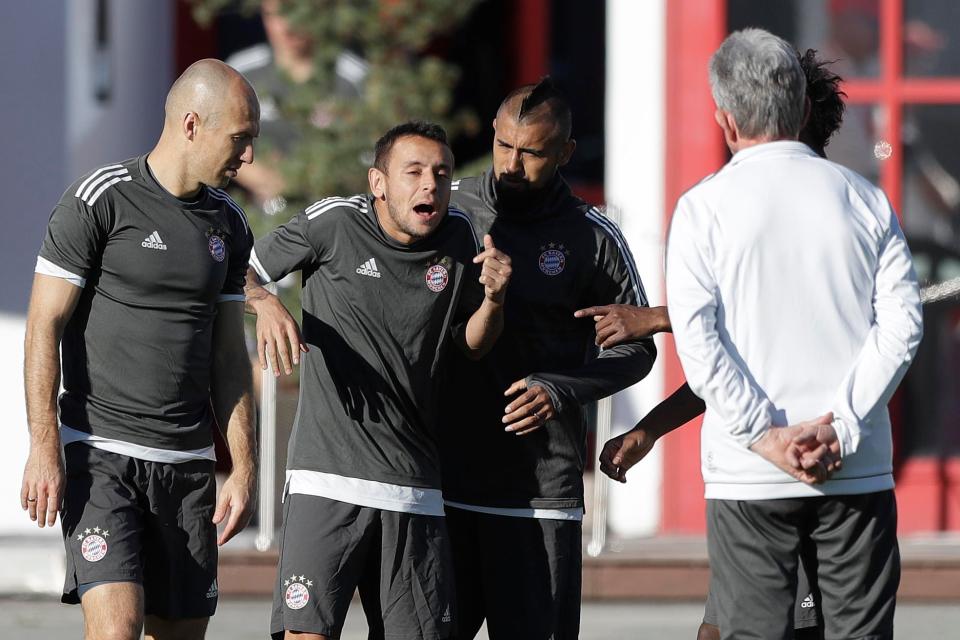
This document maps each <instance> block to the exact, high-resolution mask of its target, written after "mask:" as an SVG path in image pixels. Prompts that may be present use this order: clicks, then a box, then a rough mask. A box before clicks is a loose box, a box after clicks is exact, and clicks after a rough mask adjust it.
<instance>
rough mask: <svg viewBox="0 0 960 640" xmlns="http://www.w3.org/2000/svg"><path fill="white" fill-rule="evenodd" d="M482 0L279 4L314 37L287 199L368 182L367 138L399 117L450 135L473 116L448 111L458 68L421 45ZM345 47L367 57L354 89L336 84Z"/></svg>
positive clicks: (210, 9)
mask: <svg viewBox="0 0 960 640" xmlns="http://www.w3.org/2000/svg"><path fill="white" fill-rule="evenodd" d="M478 1H479V0H284V2H283V3H282V5H281V11H282V13H283V14H284V15H285V16H286V17H287V19H288V20H289V21H290V22H291V24H294V25H296V28H297V29H298V30H300V31H302V32H304V33H306V34H309V35H310V36H311V37H312V38H313V41H314V58H315V72H314V74H313V76H312V77H311V78H310V80H309V81H308V82H307V83H305V84H303V85H300V86H298V87H297V89H296V90H295V91H294V92H293V94H292V96H291V97H290V100H289V104H288V105H286V107H285V111H286V112H285V113H284V116H285V117H286V118H287V119H288V120H290V121H293V122H297V123H300V124H302V125H303V126H302V128H301V130H302V137H301V140H300V143H299V144H298V145H296V147H295V149H293V150H292V152H291V153H290V154H288V155H287V156H286V157H285V158H284V159H283V160H282V163H281V166H280V169H281V172H282V173H283V175H284V178H285V179H286V182H287V185H288V188H287V193H286V194H285V195H286V197H287V200H288V202H289V205H290V206H291V207H294V208H295V207H299V206H303V205H305V204H308V203H310V202H313V201H315V200H317V199H319V198H322V197H326V196H330V195H347V194H353V193H359V192H363V191H366V189H367V184H366V170H367V167H368V166H369V165H370V161H371V159H372V150H373V145H374V143H375V142H376V140H377V138H379V137H380V136H381V135H383V133H384V132H386V131H387V130H388V129H389V128H390V127H392V126H394V125H396V124H399V123H401V122H404V121H406V120H411V119H420V120H430V121H433V122H437V123H439V124H441V125H443V126H444V127H446V129H447V132H448V134H450V135H451V136H455V135H456V134H457V132H458V131H459V130H460V129H461V128H462V127H463V126H465V125H469V124H472V123H474V122H475V116H474V115H473V114H471V113H469V112H460V113H452V106H453V105H452V90H453V87H454V84H455V83H456V81H457V79H458V77H459V72H458V69H457V68H456V67H455V66H453V65H451V64H449V63H447V62H446V61H444V60H442V59H440V58H438V57H436V56H433V55H430V54H428V53H426V52H425V48H426V47H427V46H428V45H429V44H430V43H431V42H433V41H435V40H437V39H438V38H439V37H441V36H442V35H444V34H447V33H449V32H451V31H452V30H453V29H454V28H455V27H456V26H457V25H458V24H459V23H460V22H461V21H463V20H464V19H465V18H466V17H467V15H468V14H469V13H470V11H471V10H472V9H473V7H474V6H476V4H477V3H478ZM193 4H194V13H195V16H196V17H197V18H198V19H200V20H210V19H211V18H212V17H213V16H214V15H215V14H216V13H217V12H218V11H222V10H224V9H225V8H226V7H228V6H234V7H235V6H236V3H235V2H231V1H230V0H194V1H193ZM241 6H242V7H243V8H244V9H245V10H256V9H257V8H259V3H258V2H256V1H255V0H243V2H241ZM348 48H349V49H351V50H354V51H358V52H360V54H361V55H362V56H363V57H364V58H365V59H366V60H367V62H368V63H369V65H370V69H369V74H368V76H367V79H366V82H365V87H364V92H363V95H362V96H361V97H359V98H355V97H343V96H338V95H337V94H336V93H335V91H334V87H335V80H336V75H335V71H334V70H335V64H336V60H337V56H338V55H339V54H340V53H341V52H342V51H343V50H344V49H348ZM258 151H260V150H259V149H258ZM261 157H263V155H261ZM288 210H289V208H288ZM277 222H279V221H277Z"/></svg>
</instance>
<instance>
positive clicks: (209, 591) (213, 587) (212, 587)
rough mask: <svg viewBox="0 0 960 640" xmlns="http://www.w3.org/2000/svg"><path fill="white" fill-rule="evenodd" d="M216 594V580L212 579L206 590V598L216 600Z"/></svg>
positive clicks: (217, 591)
mask: <svg viewBox="0 0 960 640" xmlns="http://www.w3.org/2000/svg"><path fill="white" fill-rule="evenodd" d="M217 593H219V589H217V579H216V578H214V579H213V583H212V584H211V585H210V588H209V589H207V597H208V598H216V597H217Z"/></svg>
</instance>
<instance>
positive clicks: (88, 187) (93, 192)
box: [73, 164, 133, 206]
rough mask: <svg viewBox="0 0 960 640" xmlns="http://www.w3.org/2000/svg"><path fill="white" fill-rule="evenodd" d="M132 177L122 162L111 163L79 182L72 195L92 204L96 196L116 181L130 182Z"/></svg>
mask: <svg viewBox="0 0 960 640" xmlns="http://www.w3.org/2000/svg"><path fill="white" fill-rule="evenodd" d="M132 179H133V178H131V177H130V172H129V171H127V168H126V167H124V166H123V165H122V164H112V165H110V166H108V167H102V168H100V169H97V170H96V171H94V172H93V173H91V174H90V176H89V177H88V178H87V179H86V180H84V181H83V182H81V183H80V186H79V187H77V191H76V193H74V194H73V195H74V196H75V197H77V198H80V199H81V200H83V201H84V202H86V203H87V204H88V205H90V206H93V203H94V202H96V201H97V198H99V197H100V196H101V195H102V194H103V192H104V191H106V190H107V189H109V188H110V187H111V186H112V185H115V184H116V183H118V182H130V181H131V180H132Z"/></svg>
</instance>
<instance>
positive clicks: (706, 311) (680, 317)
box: [666, 196, 772, 447]
mask: <svg viewBox="0 0 960 640" xmlns="http://www.w3.org/2000/svg"><path fill="white" fill-rule="evenodd" d="M698 208H699V209H700V210H699V211H698V210H697V209H698ZM712 219H713V218H712V215H710V213H709V212H708V211H705V210H703V206H702V205H698V204H696V203H695V202H693V201H692V199H691V198H689V197H686V196H685V197H683V198H681V199H680V201H679V202H678V203H677V209H676V211H675V212H674V214H673V222H672V223H671V226H670V237H669V239H668V241H667V266H666V280H667V306H668V311H669V314H670V323H671V324H672V325H673V335H674V339H675V340H676V343H677V353H678V354H679V356H680V363H681V364H682V365H683V371H684V373H685V374H686V376H687V382H688V383H689V384H690V388H691V389H693V391H694V393H696V394H697V395H698V396H700V397H701V398H702V399H703V401H704V402H705V403H706V405H707V408H708V410H709V411H711V412H713V413H715V414H716V415H717V416H719V417H720V419H721V420H722V423H723V424H724V425H725V426H726V428H727V429H728V430H729V432H730V433H731V435H732V436H733V437H734V439H736V440H737V442H739V443H740V444H742V445H743V446H744V447H749V446H750V445H752V444H753V443H754V442H755V441H756V440H757V439H759V437H760V436H761V435H763V433H764V432H765V431H766V430H767V429H768V428H769V427H770V425H771V420H772V413H771V405H770V401H769V400H768V399H767V398H766V397H765V396H764V395H763V393H761V391H760V390H759V389H758V388H757V386H756V385H755V384H754V383H753V380H752V379H751V378H750V377H749V375H748V374H747V372H745V371H744V370H743V369H742V368H741V367H740V365H739V364H738V363H737V361H736V360H735V359H734V358H733V357H732V356H731V354H730V353H729V352H728V351H727V349H726V347H725V346H724V345H723V343H722V342H721V340H720V334H719V332H718V328H717V317H718V310H719V304H720V298H719V293H718V288H717V283H716V280H715V278H714V276H713V273H714V271H713V265H712V247H711V241H710V237H711V234H712V233H713V232H714V228H713V225H712Z"/></svg>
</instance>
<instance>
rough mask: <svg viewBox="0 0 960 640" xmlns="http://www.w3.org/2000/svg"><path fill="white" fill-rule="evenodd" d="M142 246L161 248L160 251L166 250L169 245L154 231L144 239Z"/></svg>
mask: <svg viewBox="0 0 960 640" xmlns="http://www.w3.org/2000/svg"><path fill="white" fill-rule="evenodd" d="M140 246H141V247H144V248H145V249H159V250H160V251H166V250H167V245H165V244H163V240H161V239H160V234H159V233H157V232H156V231H154V232H153V233H151V234H150V235H149V236H147V237H146V238H144V239H143V242H141V243H140Z"/></svg>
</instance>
